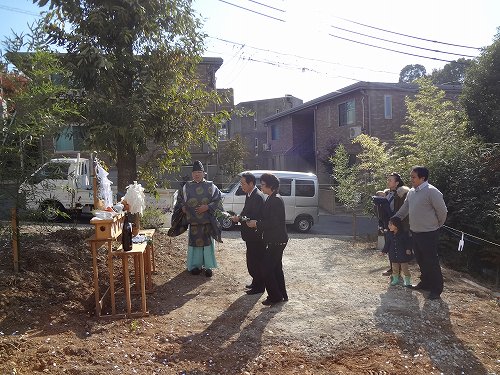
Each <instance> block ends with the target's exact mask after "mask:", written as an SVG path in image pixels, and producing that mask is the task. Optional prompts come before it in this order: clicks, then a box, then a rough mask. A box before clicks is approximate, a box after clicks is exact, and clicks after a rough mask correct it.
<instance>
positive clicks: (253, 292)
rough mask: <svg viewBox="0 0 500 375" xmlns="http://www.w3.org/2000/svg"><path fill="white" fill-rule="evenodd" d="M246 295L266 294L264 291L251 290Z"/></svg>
mask: <svg viewBox="0 0 500 375" xmlns="http://www.w3.org/2000/svg"><path fill="white" fill-rule="evenodd" d="M246 293H247V294H250V295H251V294H262V293H264V291H263V290H259V289H250V290H247V292H246Z"/></svg>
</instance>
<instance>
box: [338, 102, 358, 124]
mask: <svg viewBox="0 0 500 375" xmlns="http://www.w3.org/2000/svg"><path fill="white" fill-rule="evenodd" d="M355 110H356V107H355V105H354V100H349V101H348V102H345V103H341V104H339V126H345V125H350V124H354V121H355V113H356V111H355Z"/></svg>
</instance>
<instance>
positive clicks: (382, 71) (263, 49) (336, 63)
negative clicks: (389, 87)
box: [208, 36, 399, 75]
mask: <svg viewBox="0 0 500 375" xmlns="http://www.w3.org/2000/svg"><path fill="white" fill-rule="evenodd" d="M208 37H209V38H210V39H215V40H219V41H221V42H224V43H230V44H234V45H237V46H241V47H248V48H252V49H255V50H258V51H263V52H270V53H274V54H276V55H282V56H291V57H296V58H299V59H303V60H309V61H315V62H321V63H325V64H330V65H339V66H343V67H346V68H353V69H361V70H368V71H371V72H375V73H387V74H397V75H399V73H394V72H388V71H385V70H376V69H370V68H365V67H362V66H355V65H346V64H341V63H338V62H333V61H327V60H321V59H316V58H312V57H305V56H300V55H295V54H291V53H285V52H279V51H275V50H270V49H265V48H260V47H254V46H251V45H248V44H243V43H238V42H234V41H231V40H227V39H223V38H217V37H212V36H208Z"/></svg>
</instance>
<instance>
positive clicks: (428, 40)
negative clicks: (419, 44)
mask: <svg viewBox="0 0 500 375" xmlns="http://www.w3.org/2000/svg"><path fill="white" fill-rule="evenodd" d="M334 17H335V18H338V19H340V20H343V21H346V22H351V23H354V24H356V25H361V26H364V27H369V28H370V29H375V30H380V31H384V32H386V33H391V34H396V35H401V36H405V37H407V38H413V39H418V40H424V41H426V42H431V43H439V44H445V45H447V46H453V47H460V48H470V49H476V50H480V49H481V48H479V47H470V46H463V45H460V44H453V43H446V42H439V41H437V40H432V39H425V38H420V37H418V36H413V35H408V34H403V33H398V32H396V31H390V30H386V29H382V28H380V27H375V26H370V25H366V24H364V23H361V22H356V21H352V20H349V19H347V18H342V17H338V16H334Z"/></svg>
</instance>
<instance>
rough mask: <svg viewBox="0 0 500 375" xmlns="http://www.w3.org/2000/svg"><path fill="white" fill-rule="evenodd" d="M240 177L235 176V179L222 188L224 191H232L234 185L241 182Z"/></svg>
mask: <svg viewBox="0 0 500 375" xmlns="http://www.w3.org/2000/svg"><path fill="white" fill-rule="evenodd" d="M240 179H241V177H240V176H237V177H235V178H234V180H233V181H231V182H230V183H229V184H228V185H227V186H226V187H224V188H222V189H221V191H222V192H223V193H230V192H231V191H232V190H233V189H234V187H235V186H236V185H238V184H239V183H240Z"/></svg>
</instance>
